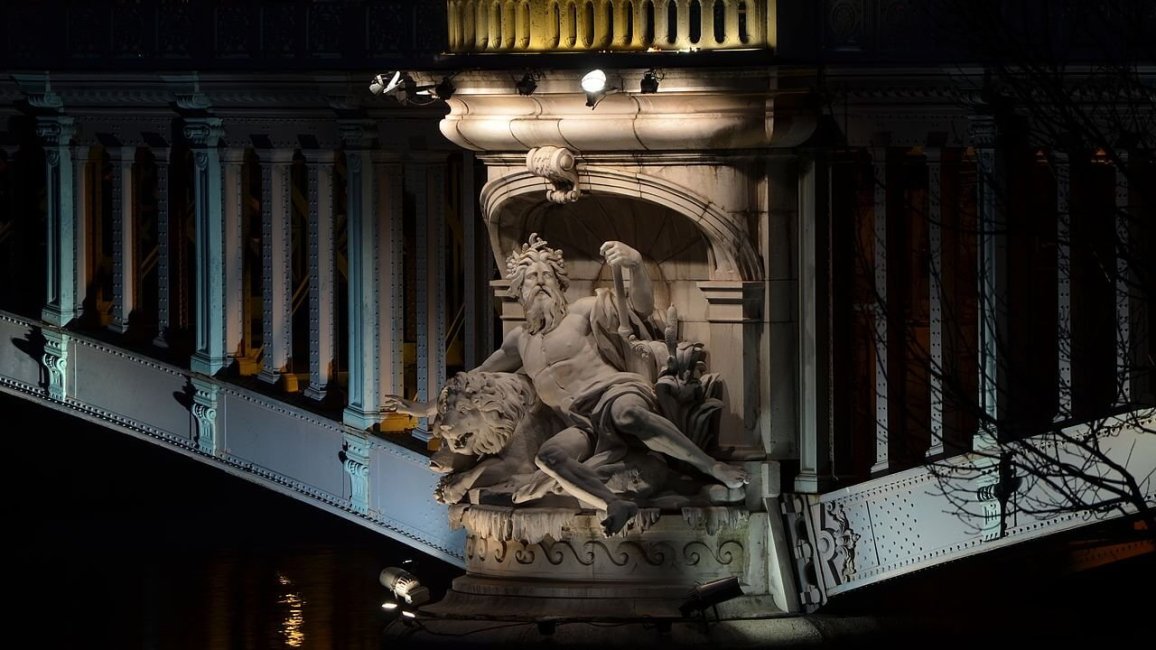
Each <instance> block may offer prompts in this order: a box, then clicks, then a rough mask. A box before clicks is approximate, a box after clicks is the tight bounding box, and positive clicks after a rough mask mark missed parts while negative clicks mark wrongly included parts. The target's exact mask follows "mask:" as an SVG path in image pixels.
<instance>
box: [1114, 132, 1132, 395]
mask: <svg viewBox="0 0 1156 650" xmlns="http://www.w3.org/2000/svg"><path fill="white" fill-rule="evenodd" d="M1116 157H1117V158H1116V381H1117V387H1116V403H1117V404H1121V405H1126V404H1129V403H1131V402H1132V394H1133V393H1132V375H1133V373H1134V372H1135V358H1134V357H1133V356H1132V298H1131V296H1132V293H1133V291H1132V285H1133V282H1132V278H1131V277H1130V274H1131V269H1130V268H1129V260H1131V259H1136V254H1135V252H1134V251H1133V250H1132V248H1131V245H1132V242H1131V241H1130V238H1129V230H1130V228H1131V222H1132V214H1131V209H1132V208H1131V205H1130V201H1129V193H1128V152H1127V151H1123V150H1121V151H1118V152H1117V154H1116Z"/></svg>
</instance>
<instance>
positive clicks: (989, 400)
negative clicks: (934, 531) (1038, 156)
mask: <svg viewBox="0 0 1156 650" xmlns="http://www.w3.org/2000/svg"><path fill="white" fill-rule="evenodd" d="M970 119H971V122H970V124H969V135H970V137H971V142H972V145H973V146H974V147H975V149H976V165H977V169H976V176H977V179H976V181H977V182H976V186H977V190H976V191H977V192H978V194H979V196H978V197H977V206H978V212H979V215H978V216H979V269H978V273H979V278H978V280H979V281H978V286H979V405H980V409H981V418H980V426H979V430H978V431H977V432H976V435H975V438H974V439H973V441H972V449H974V450H976V451H987V450H991V449H994V448H996V447H997V446H998V444H999V442H998V441H999V435H998V429H999V423H1000V421H1001V420H1002V417H1003V411H1004V409H1003V405H1002V403H1001V402H1002V401H1003V399H1004V396H1006V395H1007V391H1006V386H1005V383H1006V380H1007V373H1006V371H1005V369H1004V368H1003V365H1004V363H1005V362H1004V360H1003V359H1001V356H1002V355H1001V354H1000V345H1001V342H1004V341H1007V336H1006V328H1007V316H1006V310H1007V290H1006V289H1007V260H1006V257H1007V236H1006V234H1005V233H1006V220H1005V218H1004V215H1003V212H1002V210H1001V209H1000V204H999V200H998V197H999V192H1001V191H1002V190H1003V187H1004V184H1003V170H1002V169H1001V167H1002V166H1001V164H1000V160H999V158H998V156H997V155H996V138H997V135H998V131H997V128H996V124H995V120H994V119H992V118H991V117H990V116H987V115H977V116H972V117H971V118H970Z"/></svg>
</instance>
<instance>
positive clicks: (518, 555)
mask: <svg viewBox="0 0 1156 650" xmlns="http://www.w3.org/2000/svg"><path fill="white" fill-rule="evenodd" d="M534 546H540V545H539V544H532V545H531V544H521V547H522V548H519V549H518V550H517V551H514V561H515V562H517V563H518V564H533V563H534V560H535V559H537V557H538V554H537V553H535V552H534Z"/></svg>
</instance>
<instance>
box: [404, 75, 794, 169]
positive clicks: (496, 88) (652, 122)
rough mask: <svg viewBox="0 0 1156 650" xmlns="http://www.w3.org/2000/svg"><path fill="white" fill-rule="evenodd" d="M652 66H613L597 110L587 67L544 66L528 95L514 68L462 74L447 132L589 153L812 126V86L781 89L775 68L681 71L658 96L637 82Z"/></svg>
mask: <svg viewBox="0 0 1156 650" xmlns="http://www.w3.org/2000/svg"><path fill="white" fill-rule="evenodd" d="M644 72H645V71H644V70H613V71H607V76H608V86H609V87H610V88H611V89H612V90H611V92H609V93H608V94H606V95H605V96H604V97H602V98H601V99H600V100H599V101H598V102H597V104H596V106H595V107H594V108H593V110H592V109H591V108H590V107H589V106H587V101H586V96H585V94H584V93H583V92H582V91H581V89H580V85H579V81H580V78H581V76H582V72H581V71H576V70H552V71H546V72H544V73H543V75H542V79H541V81H539V84H538V89H537V90H536V92H535V93H534V94H533V95H531V96H528V97H527V96H520V95H518V94H517V92H516V90H515V88H514V86H513V80H511V79H510V78H509V76H510V75H509V74H508V73H504V74H503V73H498V74H495V73H492V72H474V71H470V72H465V73H461V74H459V75H457V76H455V77H454V83H455V85H456V86H457V90H456V92H455V93H454V95H453V96H452V97H451V98H450V99H449V100H448V101H447V104H448V105H449V107H450V113H449V115H447V116H446V117H445V118H444V119H443V120H442V123H441V129H442V134H443V135H444V136H446V137H447V138H448V139H449V140H451V141H452V142H454V143H455V144H457V145H459V146H461V147H464V148H466V149H471V150H474V151H490V152H499V151H528V150H529V149H533V148H536V147H544V146H553V147H565V148H567V149H569V150H571V151H574V152H577V153H586V152H591V151H611V152H613V151H640V150H646V151H686V150H736V149H760V148H766V147H772V146H792V145H794V144H798V143H799V142H802V141H804V140H805V139H806V138H807V137H808V136H809V135H810V133H811V131H812V130H813V125H814V114H813V112H811V111H806V110H799V104H800V102H799V99H800V98H801V97H802V96H803V95H804V94H805V92H806V91H805V90H779V89H778V88H777V87H776V86H777V83H776V81H777V80H776V78H775V76H774V73H773V71H770V70H767V69H735V70H714V71H710V73H709V74H702V73H701V72H695V71H688V70H673V71H671V72H670V73H669V74H667V75H666V76H664V78H663V79H662V81H661V86H660V88H659V92H657V93H650V94H644V93H641V92H639V91H638V90H637V88H638V81H639V79H641V77H642V74H643V73H644ZM424 81H425V80H423V81H419V83H423V82H424ZM613 89H617V90H613ZM780 134H781V135H782V136H785V137H780Z"/></svg>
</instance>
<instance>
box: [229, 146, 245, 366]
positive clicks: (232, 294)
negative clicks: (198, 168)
mask: <svg viewBox="0 0 1156 650" xmlns="http://www.w3.org/2000/svg"><path fill="white" fill-rule="evenodd" d="M223 158H224V170H225V190H224V191H225V197H224V210H223V215H224V220H225V222H224V232H225V253H224V254H225V313H224V314H223V316H224V318H225V324H224V326H225V351H226V353H227V354H228V355H229V356H231V357H234V358H237V357H241V356H244V354H245V350H244V338H245V325H246V324H245V286H244V284H245V283H244V280H245V248H244V245H245V242H244V230H243V225H244V215H245V179H244V176H243V174H242V168H243V167H244V165H245V148H244V147H229V148H227V149H225V150H224V151H223Z"/></svg>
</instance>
